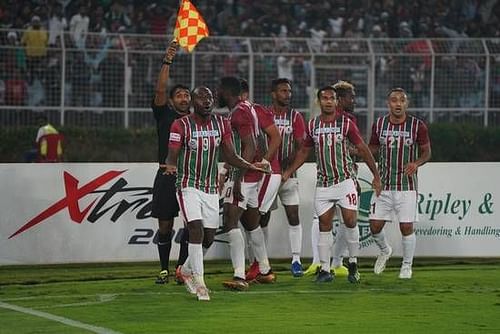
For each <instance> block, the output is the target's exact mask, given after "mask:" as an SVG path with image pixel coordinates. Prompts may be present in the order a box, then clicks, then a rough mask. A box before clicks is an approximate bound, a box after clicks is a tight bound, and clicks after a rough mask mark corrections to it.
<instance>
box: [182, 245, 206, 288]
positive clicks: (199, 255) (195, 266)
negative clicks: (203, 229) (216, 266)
mask: <svg viewBox="0 0 500 334" xmlns="http://www.w3.org/2000/svg"><path fill="white" fill-rule="evenodd" d="M188 254H189V255H188V260H187V261H186V262H188V261H189V265H190V267H191V271H192V273H193V276H194V277H196V279H197V281H198V282H199V283H200V284H202V285H203V286H204V285H205V281H204V279H203V274H204V268H203V247H202V246H201V244H192V243H189V244H188Z"/></svg>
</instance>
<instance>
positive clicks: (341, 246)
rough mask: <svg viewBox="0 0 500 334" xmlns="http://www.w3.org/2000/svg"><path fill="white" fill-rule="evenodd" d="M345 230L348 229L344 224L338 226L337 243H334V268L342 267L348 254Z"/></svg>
mask: <svg viewBox="0 0 500 334" xmlns="http://www.w3.org/2000/svg"><path fill="white" fill-rule="evenodd" d="M345 229H346V227H345V225H344V224H338V226H337V234H336V235H335V242H334V243H333V250H332V267H334V268H338V267H340V266H341V265H342V259H343V257H344V256H345V255H346V252H347V243H346V240H345V234H346V231H345Z"/></svg>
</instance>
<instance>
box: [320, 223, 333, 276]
mask: <svg viewBox="0 0 500 334" xmlns="http://www.w3.org/2000/svg"><path fill="white" fill-rule="evenodd" d="M332 244H333V235H332V231H328V232H319V242H318V253H319V261H320V263H321V269H322V270H324V271H327V272H330V252H331V248H332Z"/></svg>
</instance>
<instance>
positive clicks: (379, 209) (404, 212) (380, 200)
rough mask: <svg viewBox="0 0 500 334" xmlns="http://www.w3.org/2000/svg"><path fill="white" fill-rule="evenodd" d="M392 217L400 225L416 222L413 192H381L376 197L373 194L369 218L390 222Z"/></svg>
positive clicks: (414, 193)
mask: <svg viewBox="0 0 500 334" xmlns="http://www.w3.org/2000/svg"><path fill="white" fill-rule="evenodd" d="M393 215H394V217H396V219H397V220H398V222H400V223H413V222H416V221H417V220H418V214H417V192H416V191H415V190H409V191H391V190H383V191H382V193H380V196H378V197H377V196H375V194H373V196H372V200H371V203H370V216H369V218H370V219H376V220H384V221H392V218H393Z"/></svg>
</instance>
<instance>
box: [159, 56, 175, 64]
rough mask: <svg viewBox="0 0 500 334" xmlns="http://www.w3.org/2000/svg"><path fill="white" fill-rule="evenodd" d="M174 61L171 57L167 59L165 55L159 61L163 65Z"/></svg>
mask: <svg viewBox="0 0 500 334" xmlns="http://www.w3.org/2000/svg"><path fill="white" fill-rule="evenodd" d="M173 62H174V61H173V60H172V59H167V57H165V58H163V61H162V62H161V63H162V64H163V65H172V63H173Z"/></svg>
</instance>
